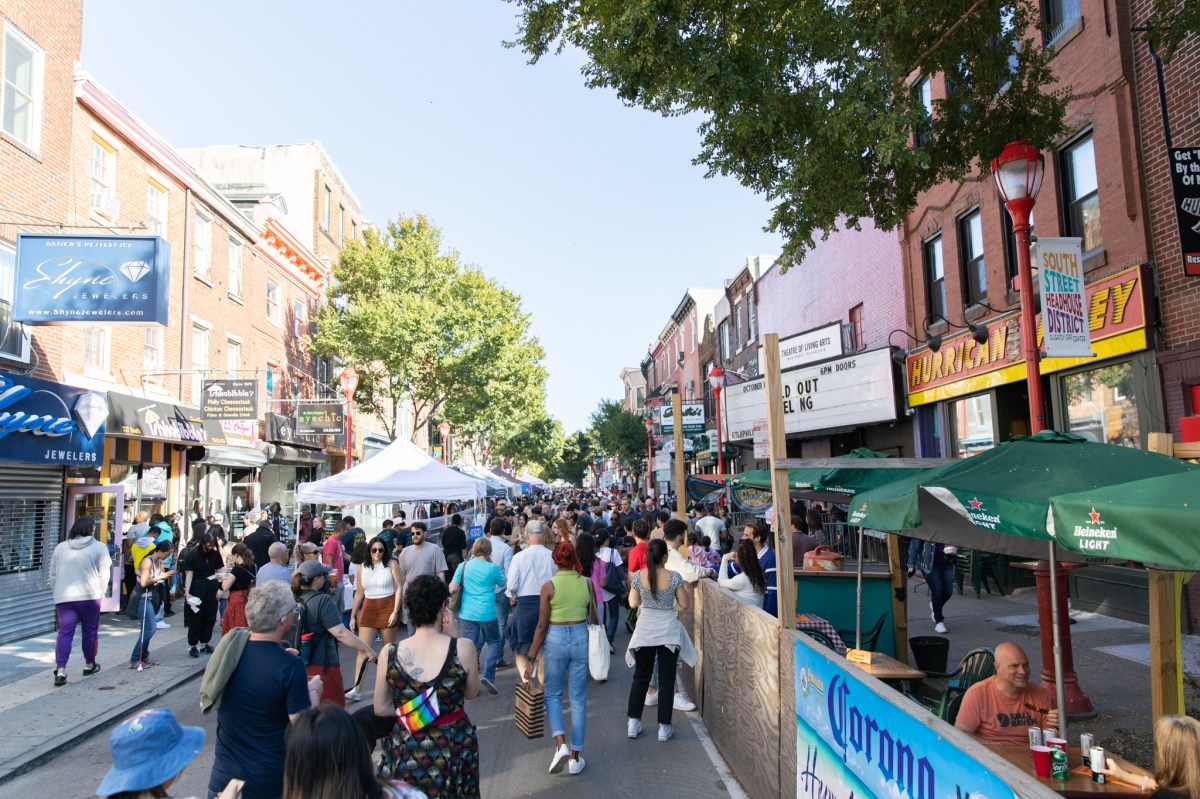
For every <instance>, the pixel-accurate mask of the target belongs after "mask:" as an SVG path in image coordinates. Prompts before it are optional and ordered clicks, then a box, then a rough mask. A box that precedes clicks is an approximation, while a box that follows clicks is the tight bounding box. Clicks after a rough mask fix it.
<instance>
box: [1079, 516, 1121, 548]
mask: <svg viewBox="0 0 1200 799" xmlns="http://www.w3.org/2000/svg"><path fill="white" fill-rule="evenodd" d="M1087 517H1088V521H1087V523H1086V524H1077V525H1075V541H1076V543H1077V544H1078V545H1079V548H1080V549H1081V550H1085V551H1088V550H1090V551H1092V552H1105V551H1107V550H1108V545H1109V544H1111V543H1112V542H1113V541H1115V540H1116V538H1117V528H1116V527H1105V526H1104V521H1103V520H1102V519H1101V518H1100V514H1099V513H1098V512H1097V511H1096V509H1095V508H1094V507H1093V508H1092V512H1091V513H1089V514H1088V515H1087Z"/></svg>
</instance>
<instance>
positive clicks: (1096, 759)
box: [1088, 736, 1106, 784]
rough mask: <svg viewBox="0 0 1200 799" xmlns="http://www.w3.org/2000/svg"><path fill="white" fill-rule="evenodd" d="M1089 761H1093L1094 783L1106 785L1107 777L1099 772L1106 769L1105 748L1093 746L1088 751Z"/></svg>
mask: <svg viewBox="0 0 1200 799" xmlns="http://www.w3.org/2000/svg"><path fill="white" fill-rule="evenodd" d="M1089 737H1090V736H1089ZM1088 759H1089V760H1090V761H1091V766H1092V782H1098V783H1100V784H1104V781H1105V777H1106V775H1105V774H1103V773H1101V772H1100V771H1099V769H1102V768H1104V747H1102V746H1093V747H1092V748H1091V749H1090V750H1089V751H1088Z"/></svg>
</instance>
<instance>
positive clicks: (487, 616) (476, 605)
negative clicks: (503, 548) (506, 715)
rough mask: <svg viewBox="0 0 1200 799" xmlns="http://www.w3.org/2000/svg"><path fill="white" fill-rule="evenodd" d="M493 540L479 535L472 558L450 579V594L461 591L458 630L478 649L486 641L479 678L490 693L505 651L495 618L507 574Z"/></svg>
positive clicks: (473, 548) (480, 650)
mask: <svg viewBox="0 0 1200 799" xmlns="http://www.w3.org/2000/svg"><path fill="white" fill-rule="evenodd" d="M491 557H492V543H491V542H490V541H488V540H487V539H486V538H480V539H479V540H477V541H476V542H475V545H474V546H473V547H471V558H470V560H467V561H464V562H463V563H460V564H459V565H458V569H456V570H455V572H454V577H453V578H452V579H451V581H450V593H451V594H457V593H458V592H459V591H461V592H462V601H461V604H460V605H459V608H458V621H459V632H461V633H462V637H463V638H466V639H467V640H469V641H471V642H472V643H473V644H475V650H476V651H477V652H482V651H483V644H484V641H486V642H487V645H488V646H487V657H486V658H485V659H484V662H483V676H482V677H480V678H479V681H480V682H481V683H483V687H484V688H487V689H488V693H491V694H494V693H497V691H496V664H497V663H499V662H500V655H501V653H502V652H503V640H502V639H501V638H500V624H499V622H498V621H497V620H496V601H495V597H496V592H497V591H499V590H502V589H503V588H504V575H503V574H501V573H500V567H499V566H497V565H496V564H495V563H492V562H491V560H490V558H491Z"/></svg>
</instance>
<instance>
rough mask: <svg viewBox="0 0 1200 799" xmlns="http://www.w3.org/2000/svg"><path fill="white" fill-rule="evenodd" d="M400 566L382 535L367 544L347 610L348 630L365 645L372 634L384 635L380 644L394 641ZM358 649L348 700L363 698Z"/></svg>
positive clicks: (398, 612)
mask: <svg viewBox="0 0 1200 799" xmlns="http://www.w3.org/2000/svg"><path fill="white" fill-rule="evenodd" d="M402 585H403V583H402V582H401V580H400V566H399V565H398V564H397V563H396V561H394V560H392V553H391V552H389V551H388V546H387V544H386V543H384V541H383V539H381V538H379V537H376V538H373V539H371V543H370V544H368V545H367V560H366V562H364V563H363V564H362V566H360V567H359V569H358V574H357V575H356V580H355V588H354V608H353V609H352V610H351V611H350V632H352V633H355V632H356V633H358V638H359V640H360V641H362V642H363V643H364V644H366V645H367V646H370V645H371V644H373V643H374V642H375V636H376V635H380V636H382V638H383V645H384V646H388V645H389V644H394V643H395V642H396V631H397V630H398V629H399V623H400V588H401V586H402ZM365 657H366V656H365V655H364V654H363V653H362V652H360V653H359V654H358V658H357V660H355V662H354V675H355V682H354V685H353V686H351V688H350V690H349V691H347V692H346V701H347V702H357V701H358V700H360V699H362V694H361V693H359V691H358V686H359V685H361V684H362V678H363V672H364V670H363V659H364V658H365Z"/></svg>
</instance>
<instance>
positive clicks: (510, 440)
mask: <svg viewBox="0 0 1200 799" xmlns="http://www.w3.org/2000/svg"><path fill="white" fill-rule="evenodd" d="M562 451H563V431H562V422H560V421H558V420H557V419H554V418H551V417H549V416H541V417H539V418H535V419H531V420H529V421H527V422H525V423H524V424H521V425H519V426H518V427H517V429H516V431H515V432H514V433H513V434H512V435H510V436H508V437H507V438H505V439H504V440H503V441H499V442H497V443H496V445H495V447H494V452H496V453H497V454H498V455H501V456H503V457H505V458H507V459H508V460H510V461H512V464H513V469H514V470H515V471H519V470H521V469H529V470H530V471H532V472H534V473H548V471H549V470H550V469H551V467H553V466H554V465H555V464H556V463H558V461H559V458H560V457H561V456H562Z"/></svg>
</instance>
